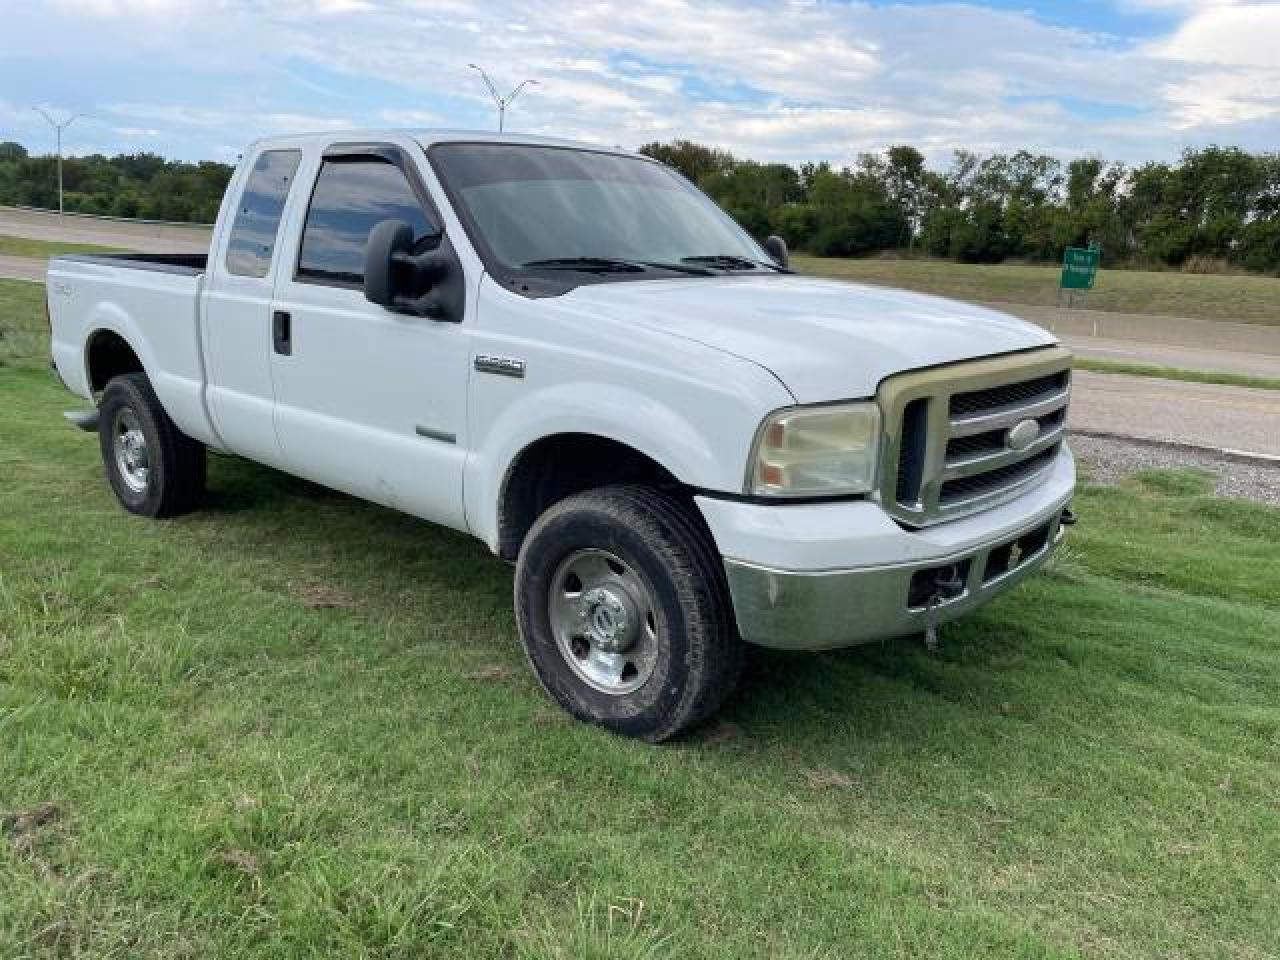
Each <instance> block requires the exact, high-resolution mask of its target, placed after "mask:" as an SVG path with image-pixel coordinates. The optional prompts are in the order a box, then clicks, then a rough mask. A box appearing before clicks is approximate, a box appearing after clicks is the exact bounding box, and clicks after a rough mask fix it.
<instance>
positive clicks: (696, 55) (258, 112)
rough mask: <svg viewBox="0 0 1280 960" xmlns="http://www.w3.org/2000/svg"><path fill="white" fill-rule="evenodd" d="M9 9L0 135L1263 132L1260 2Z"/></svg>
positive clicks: (173, 151) (1137, 137) (762, 150)
mask: <svg viewBox="0 0 1280 960" xmlns="http://www.w3.org/2000/svg"><path fill="white" fill-rule="evenodd" d="M14 6H15V7H16V9H10V10H7V11H6V14H5V20H6V29H5V31H4V35H3V36H2V37H0V139H16V140H19V141H21V142H22V143H24V144H27V145H28V146H29V147H31V148H34V149H37V150H41V149H48V148H49V146H50V145H51V131H50V130H49V129H48V127H47V126H46V125H45V124H44V122H43V121H42V120H41V119H40V118H39V116H38V115H37V114H36V113H35V112H34V111H32V109H31V107H32V106H33V105H37V104H38V105H41V106H44V107H46V108H48V109H50V110H52V111H55V112H57V111H61V112H64V113H70V112H84V113H87V114H90V115H91V116H90V117H89V118H86V119H82V120H78V121H77V122H76V123H75V124H74V125H73V126H72V127H71V129H70V130H69V131H68V137H67V146H68V149H69V150H71V151H73V152H89V151H105V152H117V151H135V150H150V151H154V152H158V153H162V154H165V155H167V156H172V157H180V158H183V159H205V158H210V159H223V160H226V159H231V158H233V157H234V156H235V154H236V153H237V152H238V151H239V149H240V148H241V146H242V145H243V144H244V143H245V142H246V141H248V140H249V139H252V138H253V137H256V136H260V135H263V134H268V133H273V132H281V131H292V130H306V129H318V128H323V129H331V128H336V127H348V126H450V127H490V126H492V125H493V123H494V119H495V117H494V111H493V109H492V106H491V105H490V104H489V103H488V101H487V93H486V91H485V90H484V88H483V86H482V85H481V83H480V81H479V78H478V77H477V76H476V75H475V74H474V73H473V72H472V71H471V70H469V69H468V68H467V64H468V63H469V62H471V61H476V62H479V63H482V64H484V65H485V66H486V67H487V68H488V69H489V70H490V72H491V73H492V74H493V75H494V79H495V81H496V82H498V84H499V85H500V86H502V87H503V89H504V90H505V89H507V88H509V87H510V86H511V85H513V84H514V83H515V82H516V81H518V80H519V79H522V78H525V77H535V78H537V79H538V80H539V82H540V83H539V86H537V87H534V88H531V89H530V90H529V91H528V92H527V93H526V94H525V95H524V96H522V97H521V99H520V100H519V101H518V102H517V103H516V104H515V105H514V107H513V108H512V110H511V112H510V114H509V120H510V123H509V126H510V127H511V128H514V129H518V130H522V131H528V132H537V133H547V134H554V135H557V136H568V137H574V138H579V139H586V140H591V141H597V142H605V143H611V144H621V145H624V146H631V147H634V146H638V145H640V144H641V143H644V142H647V141H650V140H669V139H673V138H677V137H681V138H689V139H694V140H698V141H702V142H707V143H714V144H717V145H720V146H723V147H727V148H728V149H731V150H733V151H734V152H735V153H738V154H740V155H742V156H748V157H754V158H758V159H762V160H771V159H780V160H787V161H803V160H830V161H833V162H835V163H847V162H851V161H852V160H853V158H854V157H855V156H856V155H857V154H858V153H859V152H861V151H866V150H878V149H882V148H883V147H885V146H887V145H889V144H891V143H902V142H907V143H913V144H915V145H917V146H919V147H920V148H921V149H923V150H924V151H925V152H926V154H927V155H929V157H930V158H931V159H933V160H934V161H935V162H943V161H945V159H946V157H947V156H948V155H949V154H950V152H951V151H952V150H954V149H956V148H961V147H963V148H969V149H974V150H977V151H979V152H990V151H993V150H1007V149H1016V148H1019V147H1024V146H1025V147H1028V148H1031V149H1035V150H1040V151H1044V152H1048V153H1052V154H1055V155H1058V156H1062V157H1069V156H1074V155H1078V154H1082V153H1098V154H1102V155H1103V156H1105V157H1108V158H1115V159H1120V160H1125V161H1128V162H1142V161H1145V160H1151V159H1155V160H1163V159H1169V158H1172V157H1174V156H1176V154H1177V153H1178V151H1179V150H1181V149H1182V148H1183V147H1185V146H1193V145H1203V144H1206V143H1231V144H1239V145H1241V146H1244V147H1246V148H1249V149H1254V150H1280V52H1278V51H1280V2H1275V0H1265V2H1247V0H1241V2H1231V0H1074V2H1049V3H1029V2H1025V0H985V2H977V0H974V2H968V3H946V2H936V0H896V2H850V0H842V2H837V0H790V2H786V0H782V2H772V3H766V2H736V3H731V2H724V0H589V2H556V0H523V2H517V0H488V2H479V0H35V2H26V3H23V4H21V5H16V4H15V5H14Z"/></svg>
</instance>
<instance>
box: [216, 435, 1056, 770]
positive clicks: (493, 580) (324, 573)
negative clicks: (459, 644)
mask: <svg viewBox="0 0 1280 960" xmlns="http://www.w3.org/2000/svg"><path fill="white" fill-rule="evenodd" d="M210 475H211V485H210V495H209V508H210V510H211V511H212V512H214V513H216V514H220V515H221V516H220V517H219V518H218V520H217V525H218V527H219V528H221V527H222V526H223V525H225V524H227V523H230V524H231V525H232V526H233V527H234V528H236V529H237V530H238V531H239V535H241V536H244V537H251V538H252V539H253V540H254V541H255V547H254V549H255V552H256V553H258V555H259V556H260V557H261V556H264V555H265V556H266V557H267V558H268V559H269V562H270V563H271V564H272V566H274V567H277V568H279V569H280V570H282V571H285V573H284V575H285V576H287V577H298V576H303V575H308V576H313V577H319V578H321V579H323V580H324V582H325V583H326V584H328V585H331V586H333V587H336V588H338V589H340V590H342V591H345V592H347V593H350V594H352V595H354V596H356V597H358V598H359V599H360V604H359V606H360V610H361V614H360V615H361V616H363V617H366V618H368V619H369V620H371V621H373V622H380V621H383V620H386V619H388V618H392V617H397V618H399V617H402V616H403V614H404V609H403V606H402V598H403V597H405V596H410V595H411V596H414V597H417V598H420V599H423V600H424V602H425V604H426V606H425V608H424V609H423V612H422V614H421V617H422V620H421V628H422V630H423V631H424V632H425V631H428V630H430V629H433V628H434V627H435V626H437V623H438V622H439V620H438V619H437V618H440V617H450V618H452V617H454V616H457V615H458V614H456V613H455V612H454V611H457V610H463V611H466V613H465V617H466V619H467V621H469V622H470V623H472V624H483V625H484V629H476V630H473V631H470V632H468V633H467V644H468V645H467V647H466V649H465V651H464V650H462V649H460V650H459V653H460V654H463V653H465V654H466V655H467V656H469V657H473V656H474V654H475V653H476V651H477V650H484V651H486V652H485V654H484V655H485V656H489V657H495V658H499V659H501V660H503V661H505V662H506V663H507V666H508V667H509V668H511V669H512V670H515V671H519V672H520V674H521V675H523V671H525V670H526V667H525V664H524V662H523V657H522V655H521V653H520V645H519V637H518V634H517V632H516V627H515V622H514V616H513V613H512V608H511V590H512V578H511V569H510V567H509V566H508V565H507V564H505V563H503V562H502V561H500V560H498V559H497V558H496V557H494V556H493V555H492V554H491V553H490V552H489V551H488V550H487V548H486V547H485V546H484V545H483V544H482V543H480V542H479V541H478V540H476V539H474V538H473V537H470V536H468V535H466V534H462V533H458V532H456V531H452V530H448V529H446V528H444V527H440V526H438V525H435V524H432V523H429V522H427V521H423V520H419V519H417V518H414V517H411V516H408V515H406V514H403V513H400V512H398V511H395V510H392V509H389V508H384V507H381V506H378V505H375V504H371V503H368V502H366V501H363V500H360V499H358V498H355V497H350V496H347V495H345V494H342V493H338V492H335V491H332V490H330V489H328V488H325V487H322V486H319V485H317V484H313V483H310V482H307V481H305V480H300V479H297V478H294V477H291V476H288V475H286V474H283V473H280V472H278V471H275V470H272V469H270V468H268V467H263V466H261V465H258V464H255V463H252V462H249V461H244V460H239V459H235V458H217V459H216V460H215V461H213V462H212V463H211V470H210ZM197 516H198V515H197ZM193 519H194V518H193ZM210 529H212V527H211V528H210ZM303 571H305V574H304V572H303ZM991 626H992V625H991V624H990V623H987V624H984V623H983V622H982V621H978V622H977V623H976V625H974V624H970V623H966V624H958V625H949V626H948V627H947V628H945V630H944V633H943V647H942V649H941V650H939V651H938V652H936V653H929V652H927V651H925V650H924V648H923V644H922V642H921V638H920V637H919V636H914V637H905V638H899V639H895V640H889V641H885V642H883V643H878V644H868V645H864V646H860V647H852V648H848V649H845V650H836V651H828V652H823V653H806V652H780V651H773V650H766V649H763V648H750V650H749V657H748V666H747V670H746V673H745V675H744V677H743V680H742V683H741V685H740V688H739V690H738V691H737V693H736V694H735V695H734V696H733V697H732V698H731V700H730V701H729V703H728V704H726V706H725V708H724V711H723V713H722V716H723V717H724V718H725V719H729V720H731V721H732V722H733V723H735V724H737V725H739V726H742V727H745V728H752V729H759V730H761V731H762V732H764V731H769V730H774V731H778V732H779V735H781V733H780V732H781V731H783V730H785V731H786V736H788V737H792V738H800V739H805V738H809V739H811V740H812V741H813V745H815V746H816V745H817V744H819V743H820V742H822V741H823V740H825V739H826V738H827V737H828V736H830V735H831V731H832V730H833V728H834V729H840V730H843V731H845V732H846V733H847V732H850V731H852V730H857V731H858V735H859V736H873V737H874V736H878V735H880V734H886V735H888V734H890V733H892V731H893V730H894V729H895V727H897V726H900V725H901V724H902V723H903V722H904V714H907V713H910V712H912V711H918V709H919V707H920V705H921V703H930V704H932V705H933V708H934V709H943V710H944V711H947V710H956V709H959V710H961V711H977V712H979V713H986V712H996V711H998V710H999V709H1000V705H1001V704H1002V703H1003V702H1004V701H1005V700H1007V697H1008V694H1007V691H1005V690H1003V689H1002V687H1003V685H1004V678H1002V675H1001V673H1002V670H1001V668H1002V667H1003V668H1008V667H1011V666H1014V665H1016V664H1018V663H1019V662H1020V661H1021V659H1022V658H1023V654H1022V652H1021V649H1022V648H1023V647H1025V646H1026V645H1027V644H1029V643H1030V642H1031V636H1030V634H1028V633H1027V632H1026V631H1025V630H1023V629H1021V628H1020V627H1018V626H1017V625H1016V624H1008V623H1001V624H998V629H995V630H992V629H991ZM979 664H980V665H979ZM529 681H530V682H529V684H528V685H527V686H525V687H524V688H523V689H524V691H525V692H526V693H527V694H528V695H530V696H541V693H540V692H539V691H538V688H537V686H536V683H534V682H533V680H532V678H529ZM833 720H834V721H835V722H834V725H833ZM912 722H914V721H912ZM699 736H700V734H699V733H698V732H693V733H692V735H691V738H690V739H691V740H694V741H696V740H697V739H698V737H699Z"/></svg>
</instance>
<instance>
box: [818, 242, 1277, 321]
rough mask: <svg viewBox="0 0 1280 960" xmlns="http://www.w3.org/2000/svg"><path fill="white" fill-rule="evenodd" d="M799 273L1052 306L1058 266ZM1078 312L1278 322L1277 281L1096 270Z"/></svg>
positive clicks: (867, 263) (853, 264) (879, 265)
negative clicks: (1090, 311)
mask: <svg viewBox="0 0 1280 960" xmlns="http://www.w3.org/2000/svg"><path fill="white" fill-rule="evenodd" d="M792 266H794V267H795V268H796V269H797V270H799V271H801V272H802V273H812V274H816V275H818V276H826V277H835V278H837V279H840V280H855V281H858V282H861V283H874V284H880V285H881V286H890V287H905V288H906V289H908V290H919V291H922V292H924V293H934V294H938V295H940V296H946V297H955V298H958V299H960V300H974V301H980V302H999V303H1020V304H1029V305H1031V306H1054V305H1055V304H1057V302H1058V278H1059V276H1060V275H1061V272H1062V271H1061V269H1060V268H1059V267H1056V266H1025V265H1019V264H1003V263H1002V264H971V263H952V262H951V261H949V260H895V259H879V258H869V259H863V260H849V259H837V258H828V257H808V256H796V257H793V258H792ZM1077 306H1083V307H1087V308H1088V309H1090V310H1109V311H1113V312H1116V313H1154V314H1159V315H1161V316H1170V317H1199V318H1201V319H1205V320H1234V321H1236V322H1239V323H1262V324H1277V323H1280V278H1277V277H1260V276H1241V275H1219V274H1193V273H1175V272H1156V271H1146V270H1107V269H1103V270H1100V271H1098V280H1097V285H1096V286H1095V288H1094V289H1093V290H1091V291H1090V292H1089V293H1088V295H1087V296H1086V297H1085V298H1083V300H1081V301H1078V302H1077Z"/></svg>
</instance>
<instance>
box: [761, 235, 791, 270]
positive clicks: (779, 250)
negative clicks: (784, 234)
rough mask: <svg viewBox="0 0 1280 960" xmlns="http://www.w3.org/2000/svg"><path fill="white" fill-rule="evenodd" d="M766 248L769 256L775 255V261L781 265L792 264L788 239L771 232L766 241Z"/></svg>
mask: <svg viewBox="0 0 1280 960" xmlns="http://www.w3.org/2000/svg"><path fill="white" fill-rule="evenodd" d="M764 248H765V250H766V251H767V252H768V254H769V256H771V257H773V259H774V262H775V263H777V265H778V266H780V267H786V266H790V260H791V258H790V257H789V256H788V254H787V241H785V240H783V239H782V238H781V237H780V236H778V235H777V234H776V233H775V234H770V235H769V238H768V239H767V240H765V242H764Z"/></svg>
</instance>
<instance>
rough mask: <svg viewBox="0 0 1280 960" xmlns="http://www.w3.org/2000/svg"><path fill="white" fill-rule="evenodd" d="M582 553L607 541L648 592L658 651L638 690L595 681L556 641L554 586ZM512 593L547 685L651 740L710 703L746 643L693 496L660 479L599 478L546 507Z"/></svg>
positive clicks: (704, 712)
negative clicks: (624, 481)
mask: <svg viewBox="0 0 1280 960" xmlns="http://www.w3.org/2000/svg"><path fill="white" fill-rule="evenodd" d="M583 551H586V552H591V551H607V552H608V553H609V554H611V555H613V556H615V557H616V558H617V559H618V560H620V561H621V562H622V564H624V565H625V567H626V568H628V569H627V574H628V576H631V575H632V573H633V572H634V575H636V576H637V577H638V579H639V581H641V582H642V583H643V585H644V586H645V587H647V589H648V590H649V594H648V597H647V599H648V601H649V602H650V608H649V609H650V613H651V614H652V616H651V617H650V622H651V623H652V625H653V626H652V631H651V632H650V634H648V636H649V637H650V638H652V639H651V641H650V642H652V643H653V644H654V647H655V649H656V653H655V654H654V655H653V657H652V658H651V660H650V661H649V662H650V663H651V664H652V666H650V667H649V668H648V669H649V670H651V671H652V672H651V673H649V675H648V677H647V679H645V680H644V681H643V685H642V686H640V687H639V689H636V690H634V691H631V692H623V693H618V692H602V691H601V690H599V689H596V688H595V687H594V686H592V685H591V684H590V683H589V682H587V681H586V680H585V679H584V678H583V677H582V676H580V675H579V671H578V668H576V667H574V666H571V665H570V662H569V658H570V656H571V655H572V654H571V653H570V652H568V651H563V650H562V647H561V642H560V641H559V640H558V639H557V631H556V629H555V628H554V627H553V613H552V610H551V606H552V603H553V600H552V595H553V594H552V588H553V585H554V584H555V583H556V579H557V577H558V576H559V574H558V571H561V570H562V569H563V565H564V564H566V563H571V562H572V558H573V557H574V556H576V555H579V554H580V553H582V552H583ZM557 589H559V587H557ZM565 596H570V594H565ZM515 602H516V617H517V619H518V622H519V625H520V635H521V638H522V640H523V641H524V648H525V653H526V654H527V656H528V658H529V663H530V664H531V665H532V667H533V670H534V672H535V673H536V674H537V676H538V679H539V680H540V681H541V683H542V685H543V687H545V688H546V690H547V692H548V693H549V694H550V695H551V696H552V697H553V698H554V699H555V700H556V701H557V702H558V703H559V704H560V705H561V706H562V707H564V708H565V709H566V710H567V711H568V712H569V713H571V714H573V715H574V716H575V717H578V718H579V719H582V720H586V721H588V722H591V723H595V724H599V725H600V726H603V727H605V728H607V729H609V730H611V731H613V732H614V733H618V734H622V735H624V736H628V737H637V738H640V739H643V740H648V741H651V742H658V741H662V740H666V739H668V738H670V737H672V736H675V735H676V734H678V733H680V732H681V731H683V730H687V729H688V728H690V727H692V726H694V725H696V724H697V723H699V722H700V721H702V720H704V719H706V718H707V717H708V716H710V715H711V714H712V713H714V712H715V711H716V710H717V709H718V708H719V707H720V706H721V704H723V703H724V701H725V699H726V698H727V697H728V696H729V695H730V694H731V693H732V692H733V689H734V687H735V686H736V685H737V682H738V678H739V676H740V675H741V673H742V665H743V657H744V651H743V642H742V640H741V639H740V638H739V636H738V632H737V626H736V624H735V622H734V619H733V608H732V604H731V602H730V599H729V591H728V585H727V583H726V581H725V575H724V567H723V565H722V563H721V560H720V556H719V554H718V552H717V550H716V549H715V546H714V544H713V542H712V540H711V536H710V533H709V532H708V531H707V529H706V527H705V525H704V524H703V522H702V518H701V517H699V516H698V515H697V514H696V512H695V508H694V507H693V505H692V504H688V503H687V502H685V501H683V500H681V499H679V498H677V497H675V496H672V495H670V494H668V493H665V492H663V491H660V490H657V489H653V488H650V487H640V486H616V487H603V488H600V489H598V490H591V491H588V492H586V493H581V494H577V495H575V496H572V497H568V498H566V499H565V500H562V501H560V502H559V503H557V504H555V505H554V506H552V507H551V508H549V509H548V510H547V511H546V512H545V513H543V515H542V516H541V517H539V518H538V520H537V522H536V523H535V524H534V525H533V529H532V530H530V531H529V534H528V536H527V537H526V538H525V540H524V543H523V545H522V546H521V549H520V557H519V560H518V562H517V564H516V578H515ZM570 602H573V601H570ZM582 616H583V620H582V622H583V623H587V622H588V620H587V618H586V616H585V615H582ZM573 642H578V641H573ZM583 662H584V663H585V662H586V661H583Z"/></svg>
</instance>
